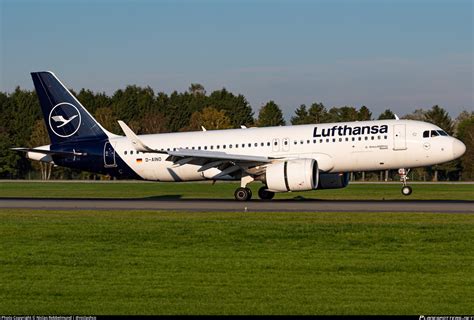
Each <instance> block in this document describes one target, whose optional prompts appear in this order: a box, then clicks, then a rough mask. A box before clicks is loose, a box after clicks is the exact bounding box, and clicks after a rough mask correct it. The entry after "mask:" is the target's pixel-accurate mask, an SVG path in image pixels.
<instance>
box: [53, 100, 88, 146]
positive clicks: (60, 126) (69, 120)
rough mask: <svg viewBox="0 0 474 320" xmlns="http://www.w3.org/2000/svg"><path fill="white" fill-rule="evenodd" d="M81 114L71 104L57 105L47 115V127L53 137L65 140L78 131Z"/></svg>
mask: <svg viewBox="0 0 474 320" xmlns="http://www.w3.org/2000/svg"><path fill="white" fill-rule="evenodd" d="M80 126H81V113H80V112H79V110H78V109H77V108H76V107H75V106H74V105H73V104H71V103H68V102H62V103H58V104H57V105H55V106H54V108H53V109H51V112H50V113H49V127H50V128H51V130H52V131H53V132H54V134H55V135H57V136H59V137H62V138H67V137H70V136H72V135H73V134H75V133H76V132H77V130H79V127H80Z"/></svg>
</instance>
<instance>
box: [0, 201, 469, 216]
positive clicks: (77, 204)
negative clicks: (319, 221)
mask: <svg viewBox="0 0 474 320" xmlns="http://www.w3.org/2000/svg"><path fill="white" fill-rule="evenodd" d="M13 208H16V209H42V210H166V211H233V212H257V211H280V212H436V213H464V214H473V213H474V201H430V200H398V201H397V200H386V201H369V200H359V201H352V200H347V201H341V200H307V199H302V200H272V201H261V200H252V201H249V202H237V201H234V200H213V199H203V200H201V199H191V200H190V199H172V198H169V197H165V198H151V199H147V198H145V199H52V198H50V199H38V198H1V199H0V209H13Z"/></svg>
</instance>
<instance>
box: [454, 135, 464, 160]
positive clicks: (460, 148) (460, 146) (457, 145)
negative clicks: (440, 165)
mask: <svg viewBox="0 0 474 320" xmlns="http://www.w3.org/2000/svg"><path fill="white" fill-rule="evenodd" d="M464 152H466V145H464V143H462V142H461V141H459V140H458V139H454V141H453V157H454V159H456V158H459V157H460V156H462V155H463V154H464Z"/></svg>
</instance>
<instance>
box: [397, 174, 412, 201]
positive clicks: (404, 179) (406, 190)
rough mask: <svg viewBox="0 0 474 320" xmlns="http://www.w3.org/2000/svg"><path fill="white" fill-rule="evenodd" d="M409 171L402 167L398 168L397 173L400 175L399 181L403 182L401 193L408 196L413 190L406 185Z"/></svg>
mask: <svg viewBox="0 0 474 320" xmlns="http://www.w3.org/2000/svg"><path fill="white" fill-rule="evenodd" d="M409 172H410V169H408V170H405V169H404V168H400V169H398V175H399V176H400V181H401V182H402V183H403V187H402V194H403V195H404V196H409V195H410V194H411V193H412V191H413V190H412V189H411V187H410V186H408V185H407V180H408V173H409Z"/></svg>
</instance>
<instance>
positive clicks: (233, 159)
mask: <svg viewBox="0 0 474 320" xmlns="http://www.w3.org/2000/svg"><path fill="white" fill-rule="evenodd" d="M119 125H120V126H121V127H122V130H123V132H124V133H125V135H126V136H127V138H128V139H129V140H130V141H131V142H132V145H133V146H134V148H135V150H137V151H140V152H151V153H161V154H168V155H169V157H168V158H167V159H166V160H168V161H172V162H174V163H175V164H176V166H181V165H184V164H188V163H189V164H195V165H200V166H201V168H200V169H199V170H198V171H200V172H202V171H205V170H208V169H210V168H218V169H220V170H221V173H220V174H218V175H217V176H215V177H214V178H219V177H222V176H225V175H234V174H237V173H240V172H242V171H245V172H247V173H248V174H257V173H259V172H261V170H262V169H263V168H259V166H261V165H265V164H268V163H272V162H273V161H275V160H277V159H278V158H271V157H261V156H251V155H240V154H230V153H226V152H220V151H207V150H192V149H178V150H175V151H165V150H157V149H153V148H151V147H149V146H147V145H146V144H145V143H144V142H143V141H141V140H140V138H139V137H138V136H137V135H136V134H135V133H134V132H133V131H132V130H131V129H130V128H129V127H128V126H127V125H126V124H125V123H124V122H123V121H119ZM255 168H257V169H255Z"/></svg>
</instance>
